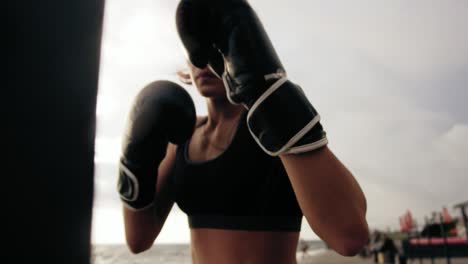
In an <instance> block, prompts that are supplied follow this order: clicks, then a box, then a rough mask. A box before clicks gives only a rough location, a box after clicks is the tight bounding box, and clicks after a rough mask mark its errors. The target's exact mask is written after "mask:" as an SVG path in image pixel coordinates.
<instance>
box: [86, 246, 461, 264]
mask: <svg viewBox="0 0 468 264" xmlns="http://www.w3.org/2000/svg"><path fill="white" fill-rule="evenodd" d="M91 263H92V264H191V263H192V261H191V256H190V250H189V246H188V245H164V246H157V247H154V248H152V249H150V250H148V251H146V252H143V253H141V254H138V255H133V254H131V253H130V251H129V250H128V248H127V247H126V246H124V245H99V246H93V259H92V262H91ZM358 263H363V264H372V263H374V262H373V259H372V258H361V257H359V256H357V257H343V256H340V255H338V254H337V253H335V252H334V251H331V250H326V249H313V250H309V251H308V253H307V254H305V255H304V256H303V254H302V253H301V252H298V253H297V264H358ZM419 263H420V262H419V260H413V261H412V262H409V261H408V264H419ZM421 263H422V264H429V263H431V261H430V259H426V260H424V261H422V262H421ZM434 263H435V264H445V263H447V262H446V260H445V259H439V260H437V261H435V262H434ZM272 264H275V263H272ZM451 264H468V259H466V258H465V259H452V260H451Z"/></svg>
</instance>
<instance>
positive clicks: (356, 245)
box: [334, 224, 369, 257]
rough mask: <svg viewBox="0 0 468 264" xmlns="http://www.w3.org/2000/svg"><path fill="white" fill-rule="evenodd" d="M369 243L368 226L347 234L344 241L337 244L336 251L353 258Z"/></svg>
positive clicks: (356, 228)
mask: <svg viewBox="0 0 468 264" xmlns="http://www.w3.org/2000/svg"><path fill="white" fill-rule="evenodd" d="M368 241H369V229H368V227H367V224H366V225H362V226H360V227H355V228H354V229H353V230H351V231H349V232H346V235H345V236H343V239H341V240H340V242H338V243H336V245H335V248H334V250H335V251H336V252H337V253H338V254H340V255H343V256H347V257H351V256H355V255H357V254H358V253H359V252H361V250H362V249H363V248H364V246H365V245H366V244H367V243H368Z"/></svg>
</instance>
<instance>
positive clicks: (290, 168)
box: [280, 146, 369, 256]
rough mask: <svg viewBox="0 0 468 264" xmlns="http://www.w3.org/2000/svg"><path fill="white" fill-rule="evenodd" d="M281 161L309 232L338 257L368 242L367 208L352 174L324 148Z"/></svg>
mask: <svg viewBox="0 0 468 264" xmlns="http://www.w3.org/2000/svg"><path fill="white" fill-rule="evenodd" d="M280 158H281V161H282V162H283V165H284V167H285V169H286V171H287V173H288V176H289V179H290V181H291V184H292V186H293V189H294V192H295V194H296V197H297V200H298V202H299V206H300V207H301V209H302V212H303V214H304V216H305V218H306V219H307V221H308V223H309V225H310V227H311V228H312V230H314V232H315V233H316V234H317V235H318V236H319V237H320V238H322V239H323V240H324V241H325V242H326V243H327V244H328V246H330V248H332V249H334V250H335V251H336V252H338V253H339V254H341V255H344V256H353V255H356V254H357V253H359V251H360V250H361V249H362V248H363V246H364V245H365V244H366V243H367V241H368V239H369V230H368V226H367V221H366V209H367V205H366V198H365V197H364V194H363V192H362V190H361V188H360V187H359V184H358V183H357V181H356V179H355V178H354V177H353V175H352V174H351V172H350V171H349V170H348V169H347V168H346V167H345V166H344V165H343V164H342V163H341V162H340V161H339V160H338V158H337V157H336V156H335V155H334V154H333V153H332V152H331V150H330V149H329V148H328V147H326V146H325V147H322V148H320V149H317V150H314V151H310V152H306V153H301V154H292V155H281V156H280Z"/></svg>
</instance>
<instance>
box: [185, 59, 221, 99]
mask: <svg viewBox="0 0 468 264" xmlns="http://www.w3.org/2000/svg"><path fill="white" fill-rule="evenodd" d="M187 64H188V67H189V70H190V78H191V80H192V84H193V85H195V87H196V88H197V89H198V91H199V92H200V94H201V95H202V96H204V97H212V98H213V97H214V98H226V89H225V88H224V84H223V81H222V80H221V79H219V78H218V77H216V75H214V74H213V73H212V72H211V70H210V69H209V68H208V67H205V68H204V69H199V68H197V67H195V66H193V65H192V64H191V63H187Z"/></svg>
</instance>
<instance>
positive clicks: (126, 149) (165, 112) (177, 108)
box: [117, 81, 196, 210]
mask: <svg viewBox="0 0 468 264" xmlns="http://www.w3.org/2000/svg"><path fill="white" fill-rule="evenodd" d="M195 120H196V114H195V106H194V103H193V101H192V98H191V97H190V95H189V94H188V93H187V91H185V90H184V89H183V88H182V87H180V86H179V85H177V84H175V83H172V82H169V81H156V82H153V83H151V84H149V85H147V86H146V87H144V88H143V89H142V90H141V91H140V93H139V94H138V95H137V97H136V99H135V101H134V103H133V107H132V110H131V112H130V115H129V118H128V124H127V129H126V131H125V133H124V137H123V142H122V155H121V158H120V167H119V179H118V185H117V189H118V192H119V194H120V198H121V200H122V201H123V203H124V205H125V206H126V207H128V208H130V209H132V210H141V209H144V208H147V207H149V206H151V205H152V204H153V201H154V195H155V193H156V179H157V173H158V167H159V164H160V163H161V161H162V160H163V159H164V157H165V155H166V149H167V145H168V142H171V143H174V144H180V143H182V142H184V141H186V140H187V139H189V138H190V136H191V135H192V133H193V130H194V126H195Z"/></svg>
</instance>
